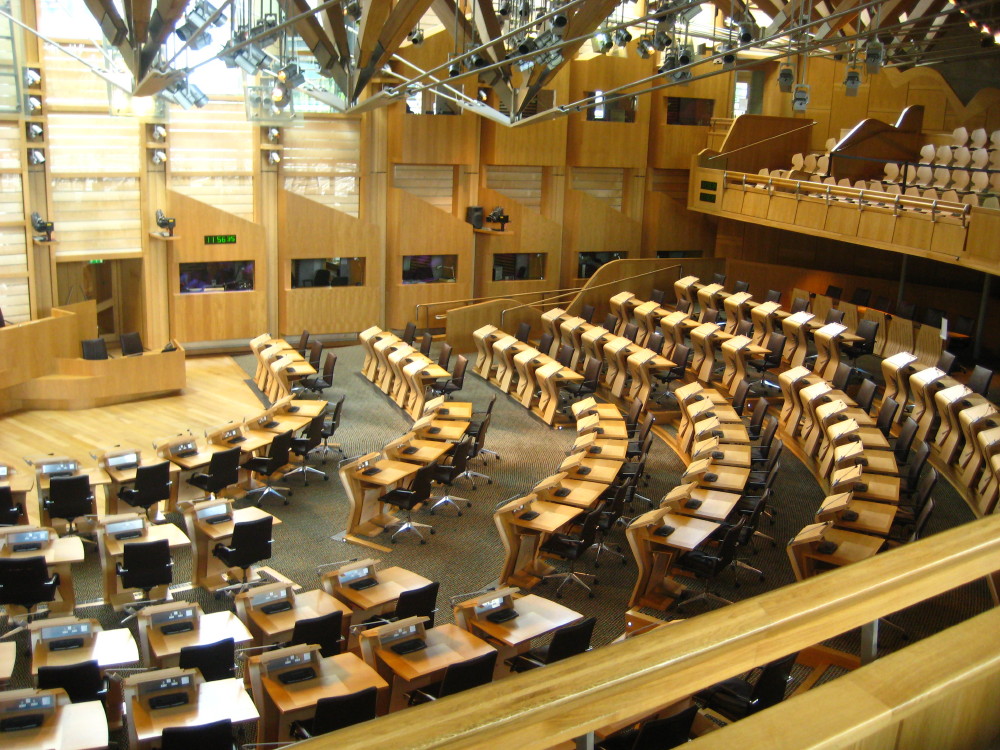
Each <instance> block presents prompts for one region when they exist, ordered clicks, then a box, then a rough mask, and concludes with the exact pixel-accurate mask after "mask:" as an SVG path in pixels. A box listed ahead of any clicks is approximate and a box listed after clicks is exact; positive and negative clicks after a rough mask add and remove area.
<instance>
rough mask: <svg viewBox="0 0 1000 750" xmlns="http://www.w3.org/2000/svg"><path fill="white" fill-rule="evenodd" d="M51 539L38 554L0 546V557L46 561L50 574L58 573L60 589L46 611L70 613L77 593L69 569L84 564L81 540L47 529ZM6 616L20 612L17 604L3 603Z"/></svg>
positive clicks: (9, 529)
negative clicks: (57, 534)
mask: <svg viewBox="0 0 1000 750" xmlns="http://www.w3.org/2000/svg"><path fill="white" fill-rule="evenodd" d="M37 528H39V527H37V526H7V527H5V528H4V529H3V530H2V532H0V534H2V535H4V536H5V535H6V534H9V533H12V532H16V531H28V530H32V529H37ZM48 528H49V529H50V534H51V536H52V537H53V538H51V539H50V541H49V543H48V545H47V546H46V547H44V548H43V549H41V550H38V551H37V552H14V551H12V550H11V549H10V548H9V547H7V546H6V545H4V546H2V547H0V557H15V558H16V557H20V558H27V557H38V556H42V557H44V558H45V564H46V565H47V566H48V569H49V575H51V574H53V573H58V574H59V587H58V589H57V590H56V591H57V593H56V599H55V601H52V602H49V604H48V608H49V612H50V613H52V614H70V615H71V614H73V610H74V609H75V608H76V593H75V592H74V590H73V573H72V571H71V569H70V566H71V565H73V564H74V563H81V562H83V559H84V557H83V540H82V539H80V537H78V536H65V537H56V535H55V534H56V532H55V529H53V528H51V527H48ZM4 608H5V609H6V610H7V612H8V614H9V613H11V612H15V613H20V612H21V610H22V609H23V608H22V607H18V606H17V605H16V604H5V605H4Z"/></svg>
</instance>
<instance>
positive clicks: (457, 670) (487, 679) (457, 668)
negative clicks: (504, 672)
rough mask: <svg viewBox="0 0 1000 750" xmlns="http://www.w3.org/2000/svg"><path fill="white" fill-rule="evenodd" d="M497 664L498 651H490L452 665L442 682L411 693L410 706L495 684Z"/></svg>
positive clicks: (449, 666)
mask: <svg viewBox="0 0 1000 750" xmlns="http://www.w3.org/2000/svg"><path fill="white" fill-rule="evenodd" d="M496 664H497V652H496V651H490V652H489V653H488V654H483V655H482V656H477V657H475V658H473V659H466V660H465V661H460V662H458V663H457V664H450V665H448V668H447V669H445V672H444V678H443V679H442V680H441V681H440V682H435V683H432V684H430V685H428V686H427V687H424V688H421V689H420V690H414V691H413V692H412V693H410V699H409V705H411V706H416V705H418V704H420V703H428V702H430V701H436V700H437V699H438V698H444V697H447V696H449V695H455V694H456V693H461V692H463V691H465V690H471V689H472V688H474V687H479V686H480V685H488V684H489V683H491V682H493V670H494V669H495V668H496Z"/></svg>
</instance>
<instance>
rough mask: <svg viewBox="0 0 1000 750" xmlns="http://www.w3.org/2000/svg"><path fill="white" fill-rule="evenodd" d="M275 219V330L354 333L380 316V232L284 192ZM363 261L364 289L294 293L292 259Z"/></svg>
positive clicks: (302, 290)
mask: <svg viewBox="0 0 1000 750" xmlns="http://www.w3.org/2000/svg"><path fill="white" fill-rule="evenodd" d="M278 220H279V223H280V224H281V226H283V227H284V228H285V231H283V232H282V233H281V234H280V235H279V236H278V268H277V269H276V272H277V273H279V274H280V276H279V278H278V327H279V330H280V331H281V333H282V334H283V335H291V334H293V333H297V332H299V331H301V330H303V329H306V330H309V331H311V332H313V333H320V334H322V333H352V332H355V331H361V330H364V329H365V328H367V327H368V326H370V325H371V324H373V323H374V322H376V321H378V320H379V319H380V318H381V311H380V309H379V307H380V306H379V294H378V286H379V285H380V283H381V279H382V254H381V253H380V252H379V243H378V229H377V228H376V227H375V226H373V225H371V224H367V223H365V222H363V221H360V220H359V219H356V218H354V217H353V216H349V215H348V214H345V213H344V212H342V211H338V210H336V209H334V208H330V207H328V206H325V205H323V204H321V203H318V202H316V201H314V200H311V199H310V198H304V197H302V196H300V195H296V194H295V193H291V192H288V191H287V190H282V191H281V192H280V193H279V197H278ZM325 257H351V258H364V259H365V283H364V285H363V286H336V287H322V288H309V289H307V288H303V289H293V288H292V285H291V279H292V260H293V259H295V258H325Z"/></svg>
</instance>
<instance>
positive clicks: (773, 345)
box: [764, 331, 785, 367]
mask: <svg viewBox="0 0 1000 750" xmlns="http://www.w3.org/2000/svg"><path fill="white" fill-rule="evenodd" d="M784 349H785V334H783V333H778V332H777V331H771V335H770V336H769V337H768V339H767V350H768V352H770V353H769V354H767V355H766V356H765V358H764V361H765V362H766V363H767V366H768V367H777V366H778V365H779V364H781V352H783V351H784Z"/></svg>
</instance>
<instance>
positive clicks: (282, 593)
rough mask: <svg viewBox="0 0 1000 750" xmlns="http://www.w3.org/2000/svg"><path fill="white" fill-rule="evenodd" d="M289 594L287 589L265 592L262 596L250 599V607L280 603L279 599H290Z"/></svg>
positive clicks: (258, 595)
mask: <svg viewBox="0 0 1000 750" xmlns="http://www.w3.org/2000/svg"><path fill="white" fill-rule="evenodd" d="M290 598H291V592H289V590H288V589H287V588H281V589H277V590H275V591H266V592H264V593H263V594H257V596H254V597H251V599H250V606H251V607H260V606H261V605H263V604H268V603H269V602H276V601H280V600H281V599H290Z"/></svg>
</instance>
